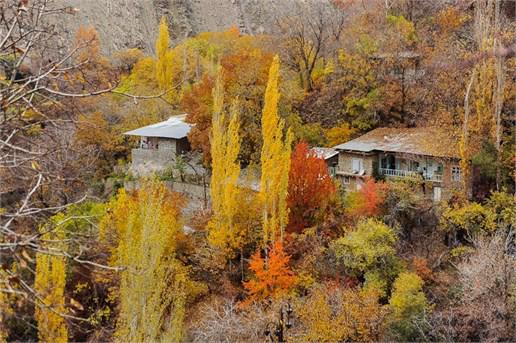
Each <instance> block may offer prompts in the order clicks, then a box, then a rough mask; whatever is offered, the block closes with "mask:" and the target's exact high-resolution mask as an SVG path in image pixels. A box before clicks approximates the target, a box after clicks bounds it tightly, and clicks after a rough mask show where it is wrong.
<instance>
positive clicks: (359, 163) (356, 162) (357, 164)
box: [351, 158, 364, 172]
mask: <svg viewBox="0 0 516 343" xmlns="http://www.w3.org/2000/svg"><path fill="white" fill-rule="evenodd" d="M351 169H352V170H353V171H354V172H359V171H361V170H363V169H364V160H363V159H361V158H353V159H352V160H351Z"/></svg>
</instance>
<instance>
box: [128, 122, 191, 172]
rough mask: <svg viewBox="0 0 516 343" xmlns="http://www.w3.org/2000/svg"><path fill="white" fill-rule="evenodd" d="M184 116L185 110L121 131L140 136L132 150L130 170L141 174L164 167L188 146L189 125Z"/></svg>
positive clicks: (173, 161)
mask: <svg viewBox="0 0 516 343" xmlns="http://www.w3.org/2000/svg"><path fill="white" fill-rule="evenodd" d="M185 118H186V114H181V115H176V116H172V117H170V118H169V119H167V120H165V121H162V122H159V123H156V124H152V125H147V126H144V127H140V128H138V129H135V130H132V131H128V132H125V133H124V134H125V135H128V136H138V137H140V141H139V144H138V147H137V148H135V149H133V150H132V166H131V169H132V170H133V172H135V173H136V174H140V175H142V174H148V173H151V172H156V171H160V170H164V169H166V168H167V167H168V166H170V165H171V164H173V163H175V161H176V160H177V157H178V156H182V155H184V154H186V153H188V152H189V151H190V150H191V148H190V143H189V142H188V138H187V136H188V133H189V132H190V130H191V128H192V125H191V124H189V123H187V122H186V121H185Z"/></svg>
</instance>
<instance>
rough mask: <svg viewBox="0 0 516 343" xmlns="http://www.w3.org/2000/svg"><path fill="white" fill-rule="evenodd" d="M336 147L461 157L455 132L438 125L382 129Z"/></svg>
mask: <svg viewBox="0 0 516 343" xmlns="http://www.w3.org/2000/svg"><path fill="white" fill-rule="evenodd" d="M334 149H337V150H348V151H358V152H372V151H385V152H397V153H407V154H414V155H426V156H436V157H452V158H459V150H458V139H457V138H456V137H455V135H454V134H453V132H451V131H449V130H445V129H441V128H436V127H417V128H408V129H407V128H403V129H398V128H379V129H375V130H372V131H370V132H368V133H366V134H365V135H363V136H360V137H358V138H356V139H353V140H351V141H349V142H346V143H343V144H339V145H337V146H335V147H334Z"/></svg>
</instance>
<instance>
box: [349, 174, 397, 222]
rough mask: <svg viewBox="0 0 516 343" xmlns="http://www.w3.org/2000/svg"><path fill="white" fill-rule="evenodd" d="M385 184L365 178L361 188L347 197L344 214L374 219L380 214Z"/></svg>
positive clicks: (385, 188)
mask: <svg viewBox="0 0 516 343" xmlns="http://www.w3.org/2000/svg"><path fill="white" fill-rule="evenodd" d="M386 192H387V184H385V183H383V182H376V181H375V180H374V179H373V178H367V179H366V181H365V183H364V185H363V186H362V188H361V189H360V190H359V191H357V192H352V193H350V194H349V195H348V196H347V209H346V212H347V213H348V214H350V215H351V216H353V217H374V216H378V215H380V214H381V210H382V204H383V202H384V201H385V195H386Z"/></svg>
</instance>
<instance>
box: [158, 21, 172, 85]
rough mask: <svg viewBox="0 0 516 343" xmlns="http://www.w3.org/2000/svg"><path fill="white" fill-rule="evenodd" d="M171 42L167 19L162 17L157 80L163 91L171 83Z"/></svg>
mask: <svg viewBox="0 0 516 343" xmlns="http://www.w3.org/2000/svg"><path fill="white" fill-rule="evenodd" d="M169 41H170V36H169V33H168V24H167V19H166V18H165V17H162V18H161V22H160V23H159V35H158V39H157V40H156V80H157V81H158V85H159V87H160V88H161V89H166V88H167V86H169V84H170V82H171V75H170V65H169V59H170V58H169V57H170V54H169V48H168V44H169Z"/></svg>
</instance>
